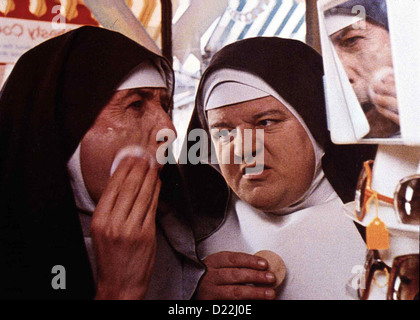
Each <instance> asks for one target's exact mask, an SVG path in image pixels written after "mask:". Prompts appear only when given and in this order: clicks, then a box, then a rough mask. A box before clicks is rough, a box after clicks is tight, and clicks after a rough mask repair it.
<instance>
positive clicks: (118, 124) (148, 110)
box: [80, 88, 175, 202]
mask: <svg viewBox="0 0 420 320" xmlns="http://www.w3.org/2000/svg"><path fill="white" fill-rule="evenodd" d="M168 105H169V97H168V95H167V93H166V90H165V89H156V88H142V89H128V90H122V91H116V92H115V94H114V95H113V96H112V98H111V99H110V101H109V102H108V104H107V105H106V106H105V107H104V109H103V110H102V112H101V113H100V114H99V116H98V117H97V118H96V121H95V123H94V125H93V126H92V128H91V129H90V130H89V131H88V132H87V133H86V135H85V137H84V138H83V140H82V145H81V155H80V157H81V167H82V173H83V178H84V181H85V185H86V187H87V190H88V191H89V194H90V196H91V197H92V199H93V200H94V201H95V202H98V200H99V199H100V197H101V195H102V192H103V191H104V189H105V186H106V184H107V182H108V179H109V177H110V171H111V166H112V163H113V161H114V158H115V156H116V155H117V153H118V152H119V151H120V150H121V149H122V148H124V147H127V146H131V145H136V146H140V147H142V148H143V149H144V150H145V151H146V152H147V153H148V154H149V155H150V156H152V157H155V155H156V150H157V148H158V147H159V145H160V144H161V143H162V142H157V141H156V136H157V133H158V132H159V130H161V129H166V128H167V129H171V130H173V131H175V128H174V126H173V124H172V122H171V119H170V118H169V116H168V114H167V111H168Z"/></svg>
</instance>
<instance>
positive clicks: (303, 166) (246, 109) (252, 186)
mask: <svg viewBox="0 0 420 320" xmlns="http://www.w3.org/2000/svg"><path fill="white" fill-rule="evenodd" d="M208 121H209V127H210V130H211V131H213V130H214V129H217V130H214V131H215V132H216V131H218V130H220V131H221V130H228V131H232V130H234V129H236V130H237V132H238V133H239V134H238V135H240V136H242V137H244V130H245V129H250V130H252V132H253V137H254V139H253V141H252V150H246V146H245V145H244V144H243V143H240V144H238V143H236V144H235V139H237V137H231V138H227V139H226V138H224V137H221V138H220V137H219V135H216V134H214V135H212V141H213V144H214V145H215V146H216V150H218V160H219V165H220V168H221V171H222V174H223V176H224V178H225V180H226V182H227V183H228V185H229V186H230V187H231V188H232V190H233V191H234V192H235V193H236V194H237V195H238V197H239V198H241V199H242V200H244V201H246V202H247V203H249V204H250V205H252V206H253V207H254V208H257V209H260V210H263V211H265V212H275V211H278V210H280V209H282V208H284V207H287V206H290V205H292V204H294V203H295V202H296V201H298V200H299V199H300V198H301V197H302V196H303V194H304V193H305V192H306V190H308V188H309V187H310V184H311V182H312V179H313V176H314V170H315V154H314V149H313V146H312V143H311V140H310V139H309V137H308V135H307V133H306V131H305V129H304V128H303V127H302V125H301V124H300V122H299V121H298V120H297V119H296V117H294V116H293V114H292V113H290V111H289V110H288V109H287V108H286V107H285V106H284V105H283V104H282V103H280V102H279V101H278V100H277V99H275V98H273V97H271V96H270V97H265V98H261V99H256V100H252V101H247V102H243V103H239V104H236V105H232V106H228V107H223V108H218V109H214V110H210V111H208ZM257 129H263V130H264V142H263V143H262V142H261V141H258V139H255V137H256V130H257ZM242 140H243V139H242ZM242 142H243V141H242ZM240 145H241V147H239V146H240ZM226 147H227V149H228V150H229V152H230V163H229V164H226V163H223V162H225V161H223V154H222V148H226ZM247 153H252V154H253V155H254V156H255V157H258V156H259V155H261V154H262V155H263V160H264V161H263V162H264V163H263V165H264V170H263V171H262V172H261V171H260V173H259V174H256V175H255V174H254V175H252V174H249V173H247V171H246V169H247V168H250V167H253V166H255V165H256V163H254V164H250V163H246V161H245V157H246V154H247ZM235 157H241V158H242V159H243V161H242V163H241V164H235V161H234V158H235Z"/></svg>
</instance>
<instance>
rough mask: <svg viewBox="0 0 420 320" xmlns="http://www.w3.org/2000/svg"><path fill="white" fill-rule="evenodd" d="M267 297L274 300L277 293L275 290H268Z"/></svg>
mask: <svg viewBox="0 0 420 320" xmlns="http://www.w3.org/2000/svg"><path fill="white" fill-rule="evenodd" d="M265 296H266V297H267V298H268V299H273V298H274V297H275V296H276V293H275V292H274V290H273V289H267V290H265Z"/></svg>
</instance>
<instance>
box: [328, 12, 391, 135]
mask: <svg viewBox="0 0 420 320" xmlns="http://www.w3.org/2000/svg"><path fill="white" fill-rule="evenodd" d="M331 40H332V43H333V45H334V47H335V49H336V52H337V54H338V56H339V58H340V61H341V62H342V64H343V66H344V69H345V70H346V73H347V75H348V77H349V80H350V83H351V85H352V86H353V89H354V91H355V92H356V95H357V98H358V100H359V102H360V104H361V105H362V107H363V109H364V111H365V113H366V115H367V118H368V120H369V123H370V125H371V132H370V136H372V137H387V136H389V135H390V134H389V133H391V134H392V133H395V132H396V131H398V130H399V126H398V125H397V124H396V123H395V122H392V121H391V120H388V119H387V118H385V117H384V116H382V115H381V114H380V113H379V112H378V111H377V110H376V109H375V108H374V104H373V102H372V99H371V96H370V93H369V88H371V87H372V86H373V84H374V82H375V75H377V74H378V72H379V71H381V70H383V68H384V67H387V68H392V67H393V63H392V53H391V40H390V36H389V32H388V31H387V30H386V29H385V28H383V27H382V26H379V25H377V24H375V23H372V22H371V21H369V20H366V28H365V29H355V28H354V27H353V26H352V25H351V26H348V27H347V28H344V29H342V30H340V31H338V32H336V33H334V34H333V35H332V36H331Z"/></svg>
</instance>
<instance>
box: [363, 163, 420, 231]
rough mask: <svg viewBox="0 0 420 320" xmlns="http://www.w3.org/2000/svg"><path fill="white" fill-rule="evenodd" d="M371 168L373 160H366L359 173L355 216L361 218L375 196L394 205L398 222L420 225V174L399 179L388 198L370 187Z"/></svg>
mask: <svg viewBox="0 0 420 320" xmlns="http://www.w3.org/2000/svg"><path fill="white" fill-rule="evenodd" d="M372 169H373V161H372V160H369V161H366V162H365V163H364V164H363V169H362V171H361V172H360V175H359V180H358V182H357V187H356V196H355V212H356V218H357V219H358V220H359V221H361V220H363V218H364V217H365V215H366V212H367V205H368V203H369V201H370V200H371V199H372V197H377V199H378V200H380V201H383V202H386V203H388V204H391V205H394V209H395V212H396V213H397V219H398V221H399V222H400V223H403V224H410V225H420V174H416V175H412V176H409V177H406V178H404V179H402V180H400V181H399V183H398V185H397V187H396V189H395V192H394V198H389V197H387V196H385V195H382V194H380V193H377V192H376V191H374V190H373V189H372Z"/></svg>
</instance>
